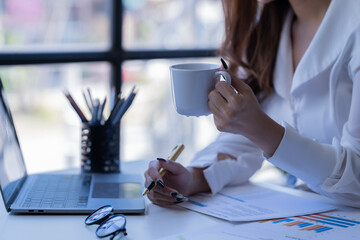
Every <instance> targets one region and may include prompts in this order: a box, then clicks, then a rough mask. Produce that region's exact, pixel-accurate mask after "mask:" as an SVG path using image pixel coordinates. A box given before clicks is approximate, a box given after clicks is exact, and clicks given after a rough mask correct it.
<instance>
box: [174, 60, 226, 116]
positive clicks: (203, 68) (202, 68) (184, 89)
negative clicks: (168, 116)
mask: <svg viewBox="0 0 360 240" xmlns="http://www.w3.org/2000/svg"><path fill="white" fill-rule="evenodd" d="M220 69H221V67H220V65H217V64H208V63H185V64H177V65H173V66H171V67H170V74H171V88H172V95H173V101H174V105H175V108H176V111H177V112H178V113H179V114H181V115H185V116H197V117H198V116H204V115H209V114H210V113H211V111H210V108H209V106H208V95H209V93H210V92H211V91H212V90H213V89H214V88H215V84H216V83H217V82H218V81H220V77H221V76H223V77H224V79H225V81H226V82H227V83H228V84H229V85H230V84H231V77H230V75H229V74H228V73H227V72H225V71H221V70H220Z"/></svg>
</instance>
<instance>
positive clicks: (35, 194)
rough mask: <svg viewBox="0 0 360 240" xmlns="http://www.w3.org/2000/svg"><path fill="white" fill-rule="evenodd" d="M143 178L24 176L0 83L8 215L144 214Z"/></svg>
mask: <svg viewBox="0 0 360 240" xmlns="http://www.w3.org/2000/svg"><path fill="white" fill-rule="evenodd" d="M142 182H143V179H142V176H141V175H140V174H139V175H135V174H123V173H121V174H112V173H105V174H98V173H93V174H89V173H79V174H56V173H46V174H27V171H26V167H25V162H24V159H23V155H22V152H21V148H20V144H19V141H18V137H17V134H16V130H15V125H14V122H13V119H12V115H11V112H10V108H9V105H8V103H7V100H6V97H5V91H4V88H3V85H2V83H1V80H0V190H1V195H2V197H3V200H4V204H5V207H6V209H7V211H8V212H12V213H27V214H89V213H92V212H93V211H95V210H96V209H97V208H99V207H101V206H103V205H111V206H112V207H113V208H114V211H115V212H116V213H124V214H143V213H144V212H145V201H144V198H143V197H142V190H143V184H142Z"/></svg>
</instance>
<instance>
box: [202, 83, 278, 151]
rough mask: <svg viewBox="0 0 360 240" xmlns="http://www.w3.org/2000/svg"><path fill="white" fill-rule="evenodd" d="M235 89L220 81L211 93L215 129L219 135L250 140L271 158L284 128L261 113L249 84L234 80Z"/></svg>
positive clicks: (210, 103) (210, 99) (211, 108)
mask: <svg viewBox="0 0 360 240" xmlns="http://www.w3.org/2000/svg"><path fill="white" fill-rule="evenodd" d="M232 87H233V88H235V90H236V91H237V92H236V91H234V89H233V88H232ZM232 87H231V86H230V85H228V84H227V83H226V82H223V81H221V82H218V83H217V84H216V86H215V89H214V90H213V91H211V92H210V93H209V107H210V110H211V111H212V112H213V114H214V122H215V125H216V127H217V128H218V129H219V131H222V132H230V133H234V134H241V135H243V136H245V137H247V138H249V139H250V140H251V141H253V142H254V143H255V144H256V145H257V146H258V147H260V148H261V149H262V150H263V151H264V153H265V155H266V156H268V157H270V156H272V155H273V153H274V152H275V150H276V148H277V147H278V145H279V144H280V141H281V139H282V136H283V134H284V128H283V127H282V126H280V125H279V124H277V123H276V122H275V121H273V120H272V119H271V118H270V117H268V116H267V115H266V114H265V113H264V112H263V111H262V109H261V107H260V104H259V103H258V101H257V99H256V97H255V95H254V93H253V91H252V90H251V88H250V87H249V86H248V85H247V84H246V83H244V82H243V81H242V80H239V79H234V80H233V81H232Z"/></svg>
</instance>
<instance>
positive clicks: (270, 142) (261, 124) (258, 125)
mask: <svg viewBox="0 0 360 240" xmlns="http://www.w3.org/2000/svg"><path fill="white" fill-rule="evenodd" d="M253 124H254V126H252V127H249V128H247V129H252V131H248V132H247V133H245V134H244V136H245V137H247V138H248V139H249V140H251V141H252V142H253V143H255V144H256V145H257V146H258V147H259V148H260V149H262V150H263V151H264V155H265V157H271V156H272V155H273V154H274V153H275V151H276V149H277V148H278V146H279V144H280V142H281V140H282V138H283V136H284V133H285V129H284V127H283V126H281V125H280V124H278V123H277V122H275V121H274V120H273V119H271V118H270V117H269V116H268V115H266V114H265V113H264V112H263V114H262V115H261V116H260V117H259V118H258V120H257V121H254V122H253Z"/></svg>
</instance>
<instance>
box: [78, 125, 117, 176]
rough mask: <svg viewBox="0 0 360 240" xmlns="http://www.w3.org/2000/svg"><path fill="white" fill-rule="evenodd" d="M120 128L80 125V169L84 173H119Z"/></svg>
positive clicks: (114, 126)
mask: <svg viewBox="0 0 360 240" xmlns="http://www.w3.org/2000/svg"><path fill="white" fill-rule="evenodd" d="M119 133H120V128H119V124H117V125H111V124H106V125H90V124H87V123H83V124H82V129H81V168H82V170H83V171H85V172H98V173H119V172H120V158H119V155H120V154H119V153H120V141H119V140H120V134H119Z"/></svg>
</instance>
